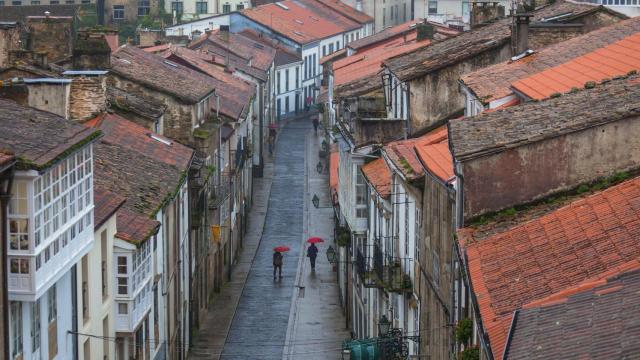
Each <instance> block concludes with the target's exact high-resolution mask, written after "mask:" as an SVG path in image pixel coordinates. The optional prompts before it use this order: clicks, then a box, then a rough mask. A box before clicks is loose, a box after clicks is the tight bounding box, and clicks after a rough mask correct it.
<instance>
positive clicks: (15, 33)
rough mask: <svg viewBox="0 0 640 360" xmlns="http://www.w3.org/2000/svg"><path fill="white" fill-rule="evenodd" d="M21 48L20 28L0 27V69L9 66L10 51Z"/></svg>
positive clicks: (16, 26)
mask: <svg viewBox="0 0 640 360" xmlns="http://www.w3.org/2000/svg"><path fill="white" fill-rule="evenodd" d="M19 48H20V27H19V26H18V25H15V26H11V25H7V26H2V25H0V68H4V67H7V66H9V64H10V62H9V50H16V49H19Z"/></svg>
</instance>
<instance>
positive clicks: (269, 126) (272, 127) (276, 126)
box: [267, 124, 278, 129]
mask: <svg viewBox="0 0 640 360" xmlns="http://www.w3.org/2000/svg"><path fill="white" fill-rule="evenodd" d="M267 127H268V128H269V129H277V128H278V124H269V125H268V126H267Z"/></svg>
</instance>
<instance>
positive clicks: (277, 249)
mask: <svg viewBox="0 0 640 360" xmlns="http://www.w3.org/2000/svg"><path fill="white" fill-rule="evenodd" d="M289 250H291V249H289V247H288V246H276V247H274V248H273V251H277V252H285V251H289Z"/></svg>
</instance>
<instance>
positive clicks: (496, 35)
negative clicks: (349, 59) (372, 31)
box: [385, 0, 608, 81]
mask: <svg viewBox="0 0 640 360" xmlns="http://www.w3.org/2000/svg"><path fill="white" fill-rule="evenodd" d="M599 9H604V8H603V7H602V6H600V5H593V4H586V3H577V2H571V1H567V0H559V1H556V2H554V3H553V4H551V5H548V6H544V7H542V8H540V9H538V10H536V11H534V12H533V15H534V20H535V21H540V20H541V19H542V18H545V17H551V16H555V15H559V14H566V13H572V14H573V15H572V16H568V17H566V18H563V22H565V23H568V22H572V21H573V20H574V19H576V18H579V17H581V16H583V15H584V14H587V13H590V12H593V11H598V10H599ZM604 11H608V10H604ZM510 27H511V19H510V18H505V19H501V20H498V21H496V22H494V23H492V24H489V25H486V26H482V27H479V28H478V29H475V30H471V31H465V32H463V33H462V34H460V35H458V36H455V37H453V38H451V39H447V40H444V41H441V42H438V43H435V44H434V45H433V46H429V47H427V48H423V49H418V50H415V51H412V52H410V53H407V54H403V55H400V56H396V57H393V58H391V59H388V60H386V61H385V65H386V66H387V67H388V68H389V69H390V70H391V71H392V72H393V73H394V74H395V75H396V76H397V77H398V78H399V79H400V80H401V81H406V80H409V79H413V78H417V77H421V76H424V75H425V74H428V73H430V72H432V71H436V70H439V69H441V68H443V67H446V66H450V65H453V64H456V63H458V62H460V61H463V60H465V59H468V58H471V57H473V56H476V55H478V54H480V53H483V52H485V51H487V50H490V49H495V48H498V47H501V46H503V45H504V44H507V43H508V42H509V41H510V39H511V31H510Z"/></svg>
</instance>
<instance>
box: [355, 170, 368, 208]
mask: <svg viewBox="0 0 640 360" xmlns="http://www.w3.org/2000/svg"><path fill="white" fill-rule="evenodd" d="M356 171H357V175H356V217H359V218H366V217H367V184H366V183H365V181H364V177H363V176H362V171H360V167H359V166H358V168H357V170H356Z"/></svg>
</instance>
